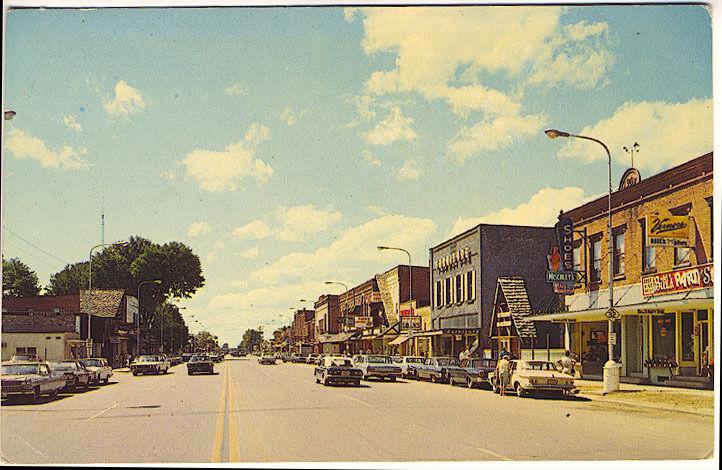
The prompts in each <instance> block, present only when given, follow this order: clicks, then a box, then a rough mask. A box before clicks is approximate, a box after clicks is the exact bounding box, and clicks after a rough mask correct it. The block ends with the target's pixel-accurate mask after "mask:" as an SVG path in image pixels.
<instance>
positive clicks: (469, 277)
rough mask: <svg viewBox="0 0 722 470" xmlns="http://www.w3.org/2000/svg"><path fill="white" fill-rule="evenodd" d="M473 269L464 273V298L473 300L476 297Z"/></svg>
mask: <svg viewBox="0 0 722 470" xmlns="http://www.w3.org/2000/svg"><path fill="white" fill-rule="evenodd" d="M475 274H476V273H475V271H468V272H467V273H466V300H468V301H469V302H473V301H474V298H475V297H476V275H475Z"/></svg>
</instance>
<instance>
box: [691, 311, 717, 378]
mask: <svg viewBox="0 0 722 470" xmlns="http://www.w3.org/2000/svg"><path fill="white" fill-rule="evenodd" d="M707 315H708V313H707V310H698V311H697V323H696V325H695V333H697V334H696V339H697V348H696V349H697V351H696V352H697V358H698V360H697V372H698V373H699V374H700V375H702V374H706V372H707V368H706V366H707V364H708V363H709V362H708V361H709V360H710V359H711V358H712V356H713V354H714V352H713V350H712V346H711V344H710V329H709V318H708V316H707Z"/></svg>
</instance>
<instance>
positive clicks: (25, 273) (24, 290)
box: [2, 258, 40, 297]
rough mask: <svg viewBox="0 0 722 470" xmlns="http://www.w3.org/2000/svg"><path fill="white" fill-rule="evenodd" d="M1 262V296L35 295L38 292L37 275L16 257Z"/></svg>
mask: <svg viewBox="0 0 722 470" xmlns="http://www.w3.org/2000/svg"><path fill="white" fill-rule="evenodd" d="M2 262H3V296H7V297H35V296H37V295H38V294H39V293H40V286H39V285H38V276H37V274H35V272H34V271H32V270H31V269H30V268H29V267H28V265H26V264H25V263H23V262H22V261H20V260H19V259H18V258H11V259H10V261H5V258H3V259H2Z"/></svg>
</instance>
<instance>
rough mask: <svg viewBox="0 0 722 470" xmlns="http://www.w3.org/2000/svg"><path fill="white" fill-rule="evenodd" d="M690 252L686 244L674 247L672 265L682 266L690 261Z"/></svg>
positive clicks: (690, 249)
mask: <svg viewBox="0 0 722 470" xmlns="http://www.w3.org/2000/svg"><path fill="white" fill-rule="evenodd" d="M690 253H692V248H690V247H688V246H680V247H675V248H674V265H675V266H684V265H687V264H690V263H691V260H690V257H689V255H690Z"/></svg>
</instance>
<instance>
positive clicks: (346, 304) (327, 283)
mask: <svg viewBox="0 0 722 470" xmlns="http://www.w3.org/2000/svg"><path fill="white" fill-rule="evenodd" d="M325 284H326V285H331V284H336V285H337V286H343V287H344V289H346V301H345V302H344V305H343V307H344V311H345V312H346V313H348V286H347V285H346V284H344V283H343V282H338V281H326V283H325ZM344 318H346V320H344V325H343V330H344V331H348V323H346V322H348V315H344Z"/></svg>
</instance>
